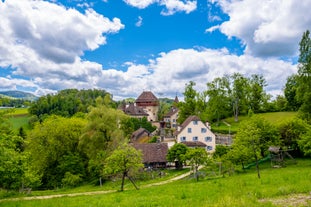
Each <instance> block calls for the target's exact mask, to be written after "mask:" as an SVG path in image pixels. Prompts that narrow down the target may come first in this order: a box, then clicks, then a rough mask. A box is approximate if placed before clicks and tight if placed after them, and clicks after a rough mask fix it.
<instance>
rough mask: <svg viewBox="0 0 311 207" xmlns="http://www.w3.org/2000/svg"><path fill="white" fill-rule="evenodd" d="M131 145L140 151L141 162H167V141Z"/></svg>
mask: <svg viewBox="0 0 311 207" xmlns="http://www.w3.org/2000/svg"><path fill="white" fill-rule="evenodd" d="M133 147H135V149H137V150H141V151H142V154H143V163H157V162H167V160H166V155H167V153H168V145H167V143H148V144H133Z"/></svg>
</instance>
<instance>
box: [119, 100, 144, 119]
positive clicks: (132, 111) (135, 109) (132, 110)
mask: <svg viewBox="0 0 311 207" xmlns="http://www.w3.org/2000/svg"><path fill="white" fill-rule="evenodd" d="M123 111H124V113H126V114H128V115H131V116H148V114H147V113H146V112H145V111H144V109H143V108H141V107H139V106H136V105H135V104H134V103H130V104H129V106H128V107H125V108H124V109H123Z"/></svg>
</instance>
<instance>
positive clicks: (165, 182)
mask: <svg viewBox="0 0 311 207" xmlns="http://www.w3.org/2000/svg"><path fill="white" fill-rule="evenodd" d="M199 169H201V166H200V167H199ZM190 173H191V172H190V171H189V172H187V173H184V174H182V175H179V176H176V177H173V178H171V179H169V180H165V181H161V182H157V183H151V184H147V185H143V186H140V188H149V187H152V186H158V185H165V184H167V183H171V182H174V181H176V180H180V179H183V178H185V177H187V176H189V175H190ZM115 192H117V190H105V191H91V192H82V193H70V194H57V195H46V196H31V197H22V198H8V199H2V200H0V202H1V201H18V200H43V199H51V198H60V197H74V196H81V195H101V194H108V193H115Z"/></svg>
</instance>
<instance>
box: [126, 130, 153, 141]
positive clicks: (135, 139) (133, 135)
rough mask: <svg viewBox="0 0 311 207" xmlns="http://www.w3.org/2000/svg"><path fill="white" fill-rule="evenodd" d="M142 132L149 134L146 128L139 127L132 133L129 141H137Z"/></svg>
mask: <svg viewBox="0 0 311 207" xmlns="http://www.w3.org/2000/svg"><path fill="white" fill-rule="evenodd" d="M144 134H148V136H149V134H150V132H149V131H148V130H147V129H145V128H142V127H140V128H139V129H137V130H136V131H135V132H133V133H132V136H131V141H137V139H139V138H140V137H141V136H142V135H144Z"/></svg>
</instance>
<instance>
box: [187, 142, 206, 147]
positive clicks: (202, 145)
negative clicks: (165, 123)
mask: <svg viewBox="0 0 311 207" xmlns="http://www.w3.org/2000/svg"><path fill="white" fill-rule="evenodd" d="M181 143H183V144H184V145H186V146H187V147H206V144H204V143H203V142H200V141H196V142H194V141H185V142H181Z"/></svg>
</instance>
